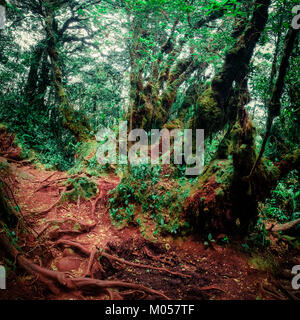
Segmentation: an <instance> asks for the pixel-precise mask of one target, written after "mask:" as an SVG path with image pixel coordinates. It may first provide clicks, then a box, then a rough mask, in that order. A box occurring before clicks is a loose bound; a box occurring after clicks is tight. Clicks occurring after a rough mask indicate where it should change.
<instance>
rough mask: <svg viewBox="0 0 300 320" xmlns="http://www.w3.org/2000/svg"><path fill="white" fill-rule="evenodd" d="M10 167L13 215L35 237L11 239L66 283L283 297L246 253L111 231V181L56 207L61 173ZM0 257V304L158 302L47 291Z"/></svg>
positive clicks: (176, 293)
mask: <svg viewBox="0 0 300 320" xmlns="http://www.w3.org/2000/svg"><path fill="white" fill-rule="evenodd" d="M0 160H1V159H0ZM1 161H3V158H2V160H1ZM11 169H12V176H13V177H14V181H13V183H12V184H11V188H13V189H14V190H13V191H14V194H15V199H16V201H17V203H18V205H19V207H20V213H21V214H22V215H23V216H24V217H25V219H26V221H27V222H28V223H29V224H30V226H31V228H32V229H33V231H34V234H35V237H36V235H38V237H39V239H40V240H39V241H37V240H36V239H35V238H34V236H33V235H31V234H30V233H29V234H27V235H26V234H23V233H22V234H20V235H17V236H19V238H18V241H19V243H21V244H23V245H22V251H23V252H26V257H27V258H28V259H31V261H33V262H34V263H35V264H37V265H38V266H40V267H43V268H47V269H49V270H52V271H58V272H63V273H66V274H68V275H69V277H70V279H76V278H82V277H85V278H86V279H101V280H105V281H124V282H128V283H132V284H139V285H142V286H144V287H147V288H150V289H153V290H155V291H157V292H160V293H161V294H162V295H166V296H167V297H169V298H171V299H198V300H202V299H224V300H227V299H276V298H280V296H278V295H281V298H282V299H285V298H288V296H287V295H286V294H284V292H278V290H274V289H273V287H274V285H273V282H272V281H274V278H273V277H272V276H271V275H270V274H268V272H266V271H260V270H258V269H259V268H255V266H253V265H251V264H249V256H248V255H246V254H245V253H243V252H241V251H240V250H236V249H234V248H233V247H230V246H219V245H215V246H214V247H213V248H207V247H205V246H204V245H203V244H202V243H201V242H199V241H197V240H196V239H194V238H193V237H188V238H185V239H184V240H183V239H172V238H170V237H168V238H157V240H156V241H150V240H146V239H145V238H144V237H143V236H142V234H141V232H140V230H139V229H137V228H134V227H126V228H123V229H122V230H119V229H117V228H116V227H114V226H113V225H112V223H111V220H110V216H109V213H108V209H107V207H108V197H109V195H108V192H109V191H110V190H112V189H113V188H115V187H116V185H117V184H118V183H119V178H118V177H116V176H113V175H110V176H107V177H103V178H99V179H98V180H97V184H98V189H99V194H98V195H97V196H96V197H94V198H93V199H91V201H85V200H83V199H80V200H79V201H77V202H76V201H75V202H72V203H71V202H64V203H62V204H59V203H58V200H59V199H60V197H61V193H62V191H63V186H62V185H61V184H60V182H61V181H64V179H66V177H67V175H66V173H63V172H50V171H42V170H38V169H36V168H35V167H34V166H32V165H30V164H28V165H24V164H18V163H17V162H13V163H11ZM11 182H12V181H11ZM93 211H94V213H93ZM94 253H95V254H96V255H95V256H94V255H93V254H94ZM0 254H1V255H2V257H1V256H0V264H4V265H7V266H9V272H8V280H7V282H8V290H5V291H3V290H2V291H1V292H0V298H1V299H16V298H19V299H28V298H29V299H87V300H89V299H109V298H113V299H154V298H159V297H158V296H157V295H155V293H151V292H150V291H149V292H145V291H143V290H140V289H138V288H137V289H133V288H131V289H124V288H112V289H107V290H100V291H99V290H91V289H90V288H88V290H81V289H80V290H68V289H64V288H61V287H60V288H59V290H58V291H57V293H56V294H55V293H53V292H51V290H49V288H47V286H45V285H43V284H41V283H40V282H39V281H38V280H37V277H35V276H33V275H30V274H29V273H27V272H25V271H23V270H21V269H19V268H17V269H16V268H15V267H14V262H13V261H11V260H9V259H8V258H7V257H6V256H5V254H4V251H3V252H1V249H0ZM90 254H91V255H90ZM283 291H284V290H283ZM276 295H277V297H276ZM160 298H161V297H160Z"/></svg>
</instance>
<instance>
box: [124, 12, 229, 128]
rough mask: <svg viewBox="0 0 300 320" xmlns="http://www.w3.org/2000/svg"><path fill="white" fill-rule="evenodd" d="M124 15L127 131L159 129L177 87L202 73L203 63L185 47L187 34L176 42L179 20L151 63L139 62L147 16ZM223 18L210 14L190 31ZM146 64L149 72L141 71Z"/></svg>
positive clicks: (168, 114)
mask: <svg viewBox="0 0 300 320" xmlns="http://www.w3.org/2000/svg"><path fill="white" fill-rule="evenodd" d="M127 15H128V20H129V25H130V31H131V34H132V38H131V43H130V46H129V54H130V67H131V71H130V110H129V114H128V120H129V122H130V126H129V129H135V128H143V129H145V130H149V129H152V128H162V127H163V126H164V125H166V123H167V122H168V120H169V116H170V111H171V108H172V106H173V104H174V102H175V101H176V98H177V93H178V90H179V88H180V86H181V85H182V84H183V83H184V82H185V81H186V80H187V79H188V78H189V77H190V76H191V75H192V74H193V73H194V72H195V71H196V70H200V71H201V70H202V71H203V70H205V69H206V67H207V66H208V64H207V62H200V61H199V59H197V58H196V57H195V55H194V53H195V52H194V48H193V46H192V45H190V46H189V48H188V47H187V43H188V40H189V36H190V35H188V34H186V35H185V36H184V37H183V39H180V40H178V39H176V29H177V27H178V25H179V19H174V21H173V26H172V29H171V32H170V34H169V35H168V37H167V39H166V40H165V41H161V42H159V43H158V46H157V50H158V53H157V58H156V59H155V60H153V59H152V60H151V62H149V61H145V60H143V54H142V52H143V51H146V50H147V49H146V48H145V47H144V45H143V41H147V40H148V38H149V36H151V34H150V33H148V32H147V31H146V30H145V29H146V28H147V27H149V26H145V25H143V23H144V21H148V20H149V19H148V17H147V13H145V16H143V13H141V12H139V13H138V15H137V14H136V15H135V16H132V14H131V12H130V10H129V9H127ZM223 15H224V11H223V10H219V11H217V12H213V13H211V14H210V15H209V16H207V17H206V18H201V19H200V20H199V21H198V23H196V24H195V26H194V27H193V29H192V30H191V33H192V32H195V31H196V30H198V29H200V28H201V27H203V26H204V25H206V24H207V23H209V22H212V21H214V20H216V19H218V18H220V17H222V16H223ZM187 48H188V50H189V55H188V56H187V57H185V58H181V57H180V56H181V54H182V52H183V51H184V50H185V49H187ZM146 65H151V68H150V70H145V66H146Z"/></svg>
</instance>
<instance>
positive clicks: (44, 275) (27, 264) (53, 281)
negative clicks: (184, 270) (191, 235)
mask: <svg viewBox="0 0 300 320" xmlns="http://www.w3.org/2000/svg"><path fill="white" fill-rule="evenodd" d="M0 242H1V244H2V246H3V247H4V249H5V250H6V251H7V252H9V253H10V254H11V255H12V257H13V258H15V259H16V261H17V262H18V264H19V265H20V266H21V267H22V268H24V269H25V270H27V271H28V272H30V273H32V274H34V275H38V277H39V280H40V281H41V282H43V283H44V284H45V285H46V286H47V287H48V288H49V289H50V290H51V291H52V292H53V293H54V294H55V295H59V294H60V292H61V289H60V288H59V287H64V288H67V289H71V290H84V289H92V288H96V289H97V288H98V289H102V290H104V291H107V289H110V288H128V289H133V290H137V291H143V292H145V293H147V294H150V295H154V296H157V297H160V298H162V299H166V300H169V298H168V297H167V296H166V295H165V294H163V293H162V292H159V291H156V290H154V289H151V288H149V287H145V286H143V285H140V284H135V283H128V282H123V281H115V280H97V279H90V278H84V277H79V278H71V277H70V276H68V274H67V273H64V272H59V271H52V270H48V269H46V268H43V267H40V266H38V265H36V264H34V263H33V262H32V261H30V260H29V259H27V258H25V257H24V256H23V255H22V254H20V253H19V252H18V251H17V249H16V248H15V247H13V246H12V245H11V244H10V242H9V240H8V238H7V236H5V234H4V233H2V234H0Z"/></svg>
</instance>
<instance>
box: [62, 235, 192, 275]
mask: <svg viewBox="0 0 300 320" xmlns="http://www.w3.org/2000/svg"><path fill="white" fill-rule="evenodd" d="M57 244H66V245H69V246H73V247H75V248H77V249H79V250H80V251H82V252H83V253H85V254H86V255H90V254H91V253H90V252H89V250H87V249H86V248H84V247H83V246H82V245H81V244H79V243H77V242H74V241H71V240H59V241H57ZM100 256H102V257H105V258H107V259H109V260H114V261H117V262H119V263H121V264H126V265H129V266H132V267H137V268H143V269H153V270H158V271H162V272H166V273H169V274H172V275H175V276H179V277H183V278H191V275H189V274H183V273H180V272H175V271H171V270H168V269H166V268H163V267H154V266H150V265H145V264H139V263H134V262H129V261H126V260H124V259H122V258H118V257H115V256H112V255H110V254H108V253H106V252H103V251H101V252H100Z"/></svg>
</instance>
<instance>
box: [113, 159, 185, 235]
mask: <svg viewBox="0 0 300 320" xmlns="http://www.w3.org/2000/svg"><path fill="white" fill-rule="evenodd" d="M161 172H162V168H161V167H160V166H158V165H156V166H152V167H149V166H145V165H141V166H134V167H131V169H130V173H129V174H127V175H126V176H125V177H124V178H123V179H122V181H121V183H120V184H119V185H118V186H117V187H116V188H115V189H114V190H113V191H112V194H111V198H110V200H109V202H110V215H111V218H112V221H115V222H117V223H118V224H119V225H120V224H122V222H123V221H126V222H127V223H136V224H138V225H139V226H141V225H142V224H143V223H142V222H143V221H146V220H147V219H151V220H153V221H154V222H155V225H156V230H155V231H154V234H157V233H158V232H159V231H161V232H167V233H171V234H176V233H178V232H179V231H180V230H181V231H182V230H183V229H185V228H187V227H188V226H189V224H188V223H186V222H184V221H183V220H182V217H181V212H182V205H183V202H184V199H185V198H186V197H187V196H188V195H189V182H188V180H187V179H186V178H180V179H178V180H177V181H176V180H174V181H172V180H170V179H169V178H168V177H167V178H164V177H163V176H162V174H161ZM139 213H142V215H140V214H139Z"/></svg>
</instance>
